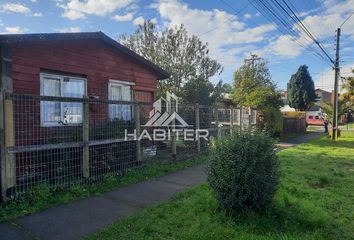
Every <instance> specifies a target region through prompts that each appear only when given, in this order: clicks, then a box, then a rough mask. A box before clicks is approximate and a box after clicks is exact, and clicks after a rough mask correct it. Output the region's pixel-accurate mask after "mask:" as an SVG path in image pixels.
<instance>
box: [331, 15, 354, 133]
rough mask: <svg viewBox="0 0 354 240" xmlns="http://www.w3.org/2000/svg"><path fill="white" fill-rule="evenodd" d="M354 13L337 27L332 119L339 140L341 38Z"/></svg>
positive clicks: (333, 131) (333, 128) (333, 130)
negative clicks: (343, 28) (343, 29)
mask: <svg viewBox="0 0 354 240" xmlns="http://www.w3.org/2000/svg"><path fill="white" fill-rule="evenodd" d="M353 15H354V12H352V13H351V14H350V15H349V16H348V17H347V18H346V19H345V20H344V21H343V23H342V24H341V25H340V26H339V28H338V29H337V44H336V61H335V62H334V99H333V120H332V139H333V140H337V138H338V136H337V134H338V80H339V70H340V68H339V40H340V33H341V28H342V27H343V25H344V24H345V23H346V22H347V21H348V20H349V19H350V18H351V17H352V16H353Z"/></svg>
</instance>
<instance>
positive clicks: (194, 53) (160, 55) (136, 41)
mask: <svg viewBox="0 0 354 240" xmlns="http://www.w3.org/2000/svg"><path fill="white" fill-rule="evenodd" d="M119 41H120V42H121V43H122V44H124V45H125V46H127V47H128V48H130V49H131V50H133V51H135V52H136V53H138V54H140V55H141V56H143V57H144V58H146V59H148V60H150V61H151V62H153V63H155V64H156V65H158V66H160V67H161V68H163V69H165V70H166V71H168V72H169V73H170V74H171V77H170V78H169V79H166V80H162V81H158V94H161V93H165V92H166V91H170V92H173V93H175V94H177V95H178V94H180V93H181V91H182V87H183V86H184V85H185V84H186V83H188V82H189V81H193V80H196V79H199V80H200V79H204V81H208V80H209V78H210V77H212V76H214V75H216V74H220V73H221V72H222V68H221V65H220V64H219V63H218V62H217V61H216V60H213V59H212V58H211V57H210V56H209V49H208V45H207V44H205V43H203V42H202V41H201V40H200V39H199V38H198V37H197V36H193V35H189V34H188V32H187V30H186V29H185V27H184V26H183V25H180V26H176V27H172V28H165V29H164V30H163V31H162V32H158V31H157V29H156V25H155V24H154V23H153V22H151V21H149V20H148V21H145V22H144V24H143V25H140V26H138V29H137V30H136V31H135V32H134V33H133V34H131V35H129V36H127V35H122V36H120V38H119Z"/></svg>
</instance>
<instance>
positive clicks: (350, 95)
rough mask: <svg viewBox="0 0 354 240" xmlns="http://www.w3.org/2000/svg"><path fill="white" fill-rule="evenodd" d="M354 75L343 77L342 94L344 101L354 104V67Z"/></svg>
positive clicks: (353, 72)
mask: <svg viewBox="0 0 354 240" xmlns="http://www.w3.org/2000/svg"><path fill="white" fill-rule="evenodd" d="M352 74H353V76H349V77H342V82H343V87H342V89H343V90H344V93H343V94H342V95H341V98H342V99H343V100H344V101H347V102H350V103H351V104H354V69H353V70H352Z"/></svg>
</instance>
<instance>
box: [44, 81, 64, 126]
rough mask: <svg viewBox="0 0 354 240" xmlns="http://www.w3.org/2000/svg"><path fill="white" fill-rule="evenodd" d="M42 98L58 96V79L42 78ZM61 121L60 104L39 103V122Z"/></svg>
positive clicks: (50, 102)
mask: <svg viewBox="0 0 354 240" xmlns="http://www.w3.org/2000/svg"><path fill="white" fill-rule="evenodd" d="M42 96H53V97H59V96H60V79H59V78H46V77H45V78H43V83H42ZM60 119H61V108H60V102H52V101H42V102H41V122H43V123H54V124H55V123H58V122H59V121H60Z"/></svg>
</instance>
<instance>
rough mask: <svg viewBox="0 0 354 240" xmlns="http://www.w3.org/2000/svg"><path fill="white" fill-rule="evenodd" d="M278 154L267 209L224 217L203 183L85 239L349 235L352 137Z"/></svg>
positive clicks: (352, 230) (353, 227) (352, 228)
mask: <svg viewBox="0 0 354 240" xmlns="http://www.w3.org/2000/svg"><path fill="white" fill-rule="evenodd" d="M278 156H279V158H280V161H281V165H280V168H281V169H280V170H281V181H280V185H279V189H278V191H277V194H276V196H275V199H274V203H273V205H272V206H271V207H270V208H269V209H268V211H267V212H264V213H252V214H250V215H248V216H242V217H237V218H231V217H227V216H225V215H224V214H222V213H221V212H220V211H219V210H218V206H217V203H216V201H215V199H214V198H213V196H212V193H211V190H210V189H209V187H208V186H207V185H206V184H204V185H201V186H198V187H195V188H192V189H191V190H189V191H187V192H184V193H181V194H179V195H178V196H177V197H176V198H174V199H173V200H171V201H169V202H167V203H165V204H162V205H158V206H155V207H152V208H148V209H145V210H143V211H142V212H140V213H137V214H135V215H132V216H130V217H128V218H125V219H123V220H122V221H119V222H117V223H115V224H113V225H111V226H109V227H107V228H105V229H104V230H102V231H99V232H98V233H96V234H95V235H93V236H90V237H88V239H267V240H268V239H269V240H270V239H286V240H289V239H299V240H300V239H354V201H353V199H354V191H353V189H354V176H353V175H354V138H342V139H339V140H338V141H337V142H333V141H332V140H330V139H329V138H328V137H326V136H324V137H321V138H319V139H316V140H313V141H311V142H309V143H306V144H301V145H298V146H297V147H294V148H289V149H286V150H284V151H282V152H279V153H278Z"/></svg>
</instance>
